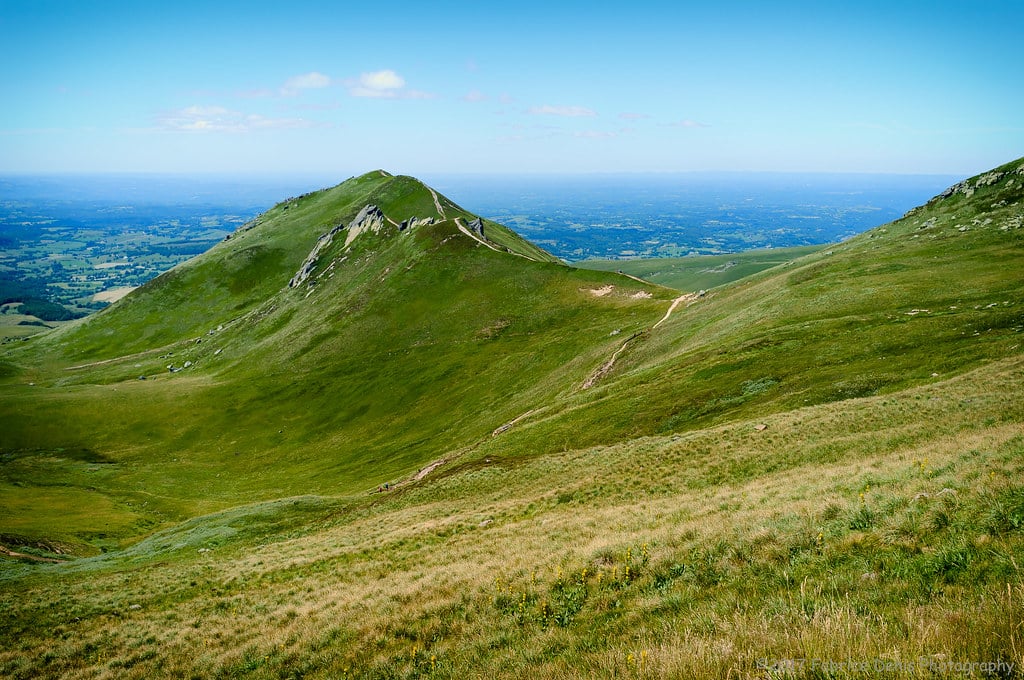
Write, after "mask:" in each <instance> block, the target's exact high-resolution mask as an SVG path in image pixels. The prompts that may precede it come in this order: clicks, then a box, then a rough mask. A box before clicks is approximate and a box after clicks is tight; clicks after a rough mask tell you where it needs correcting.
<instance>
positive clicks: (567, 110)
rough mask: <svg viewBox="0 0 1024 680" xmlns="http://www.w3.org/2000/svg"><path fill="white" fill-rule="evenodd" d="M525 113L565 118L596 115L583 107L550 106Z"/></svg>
mask: <svg viewBox="0 0 1024 680" xmlns="http://www.w3.org/2000/svg"><path fill="white" fill-rule="evenodd" d="M527 113H529V114H531V115H534V116H565V117H567V118H583V117H587V116H596V115H597V112H596V111H594V110H593V109H588V108H586V107H584V106H551V105H550V104H544V105H543V106H534V107H532V108H530V109H529V110H528V111H527Z"/></svg>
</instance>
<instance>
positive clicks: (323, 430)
mask: <svg viewBox="0 0 1024 680" xmlns="http://www.w3.org/2000/svg"><path fill="white" fill-rule="evenodd" d="M1022 162H1024V161H1022V160H1018V161H1014V163H1011V164H1008V165H1007V166H1004V167H1006V168H1011V169H1012V172H1010V171H1009V170H999V169H997V171H999V172H1003V174H1002V175H1000V176H999V177H997V178H996V179H995V180H991V181H990V180H989V179H985V178H986V177H988V176H989V175H988V174H987V173H983V174H982V175H979V176H977V177H975V178H971V179H970V180H965V182H966V183H958V185H956V186H960V185H961V184H962V185H963V189H962V190H961V189H957V190H955V191H951V192H949V193H948V195H946V196H945V197H943V196H942V195H940V196H939V197H937V198H936V199H935V200H933V201H930V202H929V203H927V204H925V205H923V206H921V207H920V208H919V209H916V210H912V211H909V212H908V213H907V215H906V216H904V217H903V218H902V219H900V220H896V221H894V222H892V223H889V224H886V225H882V226H880V227H878V228H876V229H874V230H871V231H870V232H867V233H864V234H862V235H860V236H858V237H856V238H854V239H850V240H849V241H845V242H843V243H840V244H835V245H834V246H831V247H829V248H827V249H825V250H822V251H820V252H817V253H813V254H810V255H806V256H803V257H800V258H798V259H796V260H793V261H790V262H786V263H783V264H780V265H778V266H776V267H774V268H772V269H769V270H765V271H763V272H760V273H758V274H755V275H753V276H750V277H747V278H744V279H741V280H739V281H736V282H733V283H731V284H729V285H727V286H722V287H716V288H714V289H712V290H709V291H707V292H706V293H705V295H703V296H699V295H694V294H691V295H690V297H686V296H680V295H679V294H678V291H673V290H670V289H666V288H663V287H658V286H653V285H648V284H645V283H644V282H642V281H638V280H635V279H632V278H629V277H626V276H619V275H617V274H614V273H608V272H604V273H602V272H593V271H581V270H577V269H574V268H571V267H567V266H564V265H562V264H558V263H555V262H547V261H545V262H538V261H533V260H529V259H524V258H523V257H519V256H512V255H509V253H506V252H501V251H496V250H495V249H493V248H491V247H487V246H486V245H485V244H484V243H481V241H480V240H478V239H477V238H475V237H474V236H473V235H472V234H473V233H475V229H473V228H471V226H472V224H471V222H469V221H466V218H464V217H463V216H462V215H457V214H456V212H455V209H454V208H451V207H449V206H448V204H447V203H445V202H444V199H442V198H441V197H437V199H436V204H435V198H434V196H433V195H432V193H431V192H430V191H429V190H428V191H412V197H411V199H410V202H409V204H408V205H406V206H405V209H404V211H402V212H396V211H392V212H391V213H388V212H387V211H386V210H382V214H388V215H391V216H392V218H393V219H395V221H396V222H397V223H398V225H401V223H402V222H401V221H399V220H398V219H397V217H399V216H403V215H404V216H405V217H404V219H410V217H411V216H412V215H423V214H425V213H424V212H423V211H424V210H427V211H429V210H430V207H431V206H433V207H434V209H435V212H437V213H440V212H441V208H444V213H445V215H444V216H445V217H447V218H448V219H440V220H436V221H431V222H429V223H421V224H419V225H417V227H416V228H414V229H405V230H401V229H399V228H398V225H392V224H391V223H390V222H388V221H387V220H386V219H385V220H384V222H383V223H382V226H381V228H380V229H379V230H378V231H374V230H372V229H368V230H362V231H361V232H360V234H359V235H358V236H357V237H355V238H353V239H352V240H351V241H349V242H348V243H347V244H346V243H345V241H346V240H348V239H347V238H346V239H342V238H341V234H343V233H344V230H343V229H344V228H343V229H340V230H338V231H337V232H335V233H334V236H333V237H332V238H331V239H330V242H323V243H322V245H321V246H320V248H319V249H317V244H318V243H321V241H320V239H321V236H322V235H323V234H325V233H330V231H331V230H333V229H334V228H335V227H338V226H339V224H340V223H341V222H340V221H338V220H341V221H344V224H345V227H347V226H348V225H350V224H351V223H352V220H353V219H354V218H355V217H357V216H358V213H359V212H360V210H362V209H363V208H365V206H367V205H378V206H379V205H380V203H382V201H379V200H378V199H379V198H380V194H379V193H378V194H377V195H374V196H371V194H372V193H373V191H372V187H371V186H370V185H374V186H377V185H376V184H374V183H382V182H385V181H390V180H389V179H388V178H389V177H390V176H385V175H384V174H381V173H380V172H378V173H377V174H376V176H373V175H372V174H371V175H370V176H365V175H364V176H361V177H362V178H364V179H362V182H363V183H362V184H360V183H356V188H357V189H358V191H357V192H356V193H354V194H351V195H349V198H348V199H347V201H342V202H341V203H344V206H343V207H344V209H345V210H347V211H348V212H346V213H345V214H344V215H342V216H341V217H339V216H338V215H340V213H339V212H337V211H335V213H332V219H330V220H324V219H321V220H320V221H316V220H313V222H314V223H313V224H312V225H306V226H304V227H303V229H302V231H301V233H300V234H299V235H300V236H301V238H300V239H295V240H298V241H301V244H294V248H293V251H290V253H289V260H288V262H287V263H284V262H279V263H276V264H274V265H273V266H270V265H267V264H266V263H264V264H262V265H259V264H258V265H257V268H260V269H261V271H267V272H273V274H274V277H273V282H272V284H267V286H266V288H267V289H268V290H269V289H271V288H272V290H270V292H269V294H267V295H266V296H265V297H262V298H259V299H258V300H256V301H255V302H252V303H251V304H250V303H249V302H248V300H249V296H250V295H253V294H254V293H253V292H252V291H254V290H263V289H261V288H259V282H257V284H256V285H255V286H254V287H253V288H252V289H247V290H244V291H241V292H238V293H237V294H231V291H230V289H229V288H226V287H223V286H219V285H218V286H212V285H211V286H210V287H209V288H205V289H198V290H197V291H196V295H197V296H199V297H200V298H201V299H202V300H205V301H207V302H208V303H209V304H210V305H212V306H213V307H215V308H216V311H217V312H218V313H220V312H223V311H225V310H226V311H228V312H231V311H234V312H238V313H239V314H238V316H237V317H235V318H234V320H232V321H229V322H228V323H225V324H223V325H222V326H217V327H211V325H212V321H210V322H208V323H207V322H205V321H204V323H206V325H200V326H198V328H200V329H201V331H202V334H201V335H196V336H192V335H190V334H188V333H185V335H184V337H182V336H181V333H182V329H183V328H184V329H185V330H188V328H189V327H188V326H187V325H179V326H178V327H177V328H176V329H172V331H171V332H166V333H164V334H163V335H161V334H160V333H159V332H153V333H149V334H148V335H146V336H145V337H144V338H143V339H141V340H140V339H138V338H137V337H136V336H137V334H139V333H141V332H142V331H143V330H145V325H146V324H147V323H150V322H153V323H155V322H156V320H155V317H154V319H150V318H149V317H148V316H147V313H148V312H146V310H144V309H142V310H141V311H140V308H141V307H145V306H147V305H152V306H158V307H159V308H160V309H164V308H167V307H173V300H171V301H167V300H160V299H159V297H160V295H161V294H162V291H164V290H171V291H173V290H174V286H179V285H181V281H180V280H178V281H177V282H175V281H176V279H175V277H176V276H182V277H184V278H186V279H187V276H188V275H189V273H188V271H187V270H188V268H185V269H186V271H185V273H184V274H182V273H180V272H179V273H178V274H176V275H174V276H172V277H171V283H170V285H169V284H168V282H167V281H163V282H160V283H159V284H155V285H154V286H153V288H152V290H149V291H145V292H144V293H143V294H140V295H139V296H138V298H137V299H136V300H135V301H134V302H132V303H131V304H130V305H126V306H124V307H123V308H120V311H118V308H117V306H116V305H115V306H114V307H112V309H113V310H114V311H113V312H111V313H110V314H108V315H107V316H101V315H97V316H96V317H95V318H96V319H97V320H98V321H95V322H93V323H96V328H93V329H87V332H86V331H81V330H78V331H74V332H53V331H51V332H48V333H47V334H46V335H43V336H37V338H38V339H37V340H32V341H30V342H26V343H18V347H15V348H6V349H5V350H4V353H3V354H2V355H0V405H2V408H0V463H2V465H0V507H2V508H3V509H4V510H5V512H4V513H0V597H2V600H3V601H4V602H5V605H6V609H5V613H6V615H7V621H8V622H9V623H8V625H5V626H4V627H3V629H2V631H0V641H3V642H4V644H3V645H0V649H2V651H0V672H2V673H4V674H5V675H10V676H12V677H25V678H28V677H57V676H67V675H69V674H70V675H81V676H100V677H102V676H106V675H112V674H113V675H126V676H127V677H148V676H153V675H181V676H198V677H202V676H205V675H211V674H218V675H223V676H229V677H236V676H237V677H249V676H251V677H271V676H275V677H282V676H283V677H289V676H302V677H363V678H381V677H432V676H441V675H445V676H447V675H465V674H482V675H484V676H487V677H496V678H519V677H524V676H528V677H567V678H575V677H580V678H582V677H593V676H595V675H602V676H609V677H611V676H615V677H641V676H647V675H650V676H657V677H726V676H736V677H751V678H753V677H762V676H763V675H764V674H765V672H771V669H770V668H767V667H768V666H770V665H771V664H772V663H775V662H772V661H771V660H773V659H781V660H785V659H807V658H813V659H822V660H828V659H848V660H858V659H866V660H869V661H867V662H866V663H874V662H871V661H870V660H871V659H875V660H876V661H878V662H882V661H884V662H885V663H886V664H889V665H884V666H882V667H881V668H882V670H876V669H877V668H878V667H877V666H874V665H873V666H872V667H871V668H869V669H868V670H867V671H865V672H863V673H861V675H864V676H866V677H877V678H888V677H892V676H893V673H894V671H893V670H892V663H895V661H894V660H897V661H898V660H905V661H908V662H909V661H913V662H914V663H915V664H918V663H919V660H920V659H922V658H925V659H928V660H930V661H929V663H931V662H932V661H935V663H938V662H939V661H944V660H949V661H951V662H952V663H961V662H963V663H973V662H975V661H976V660H985V661H984V662H985V663H990V664H992V665H993V667H995V665H996V664H999V666H998V668H999V669H1001V670H1000V671H999V672H1001V673H1003V674H1004V675H1007V676H1011V677H1012V676H1013V675H1014V674H1018V671H1016V670H1014V669H1019V668H1021V667H1024V665H1022V664H1024V657H1022V656H1021V653H1020V650H1021V649H1024V632H1022V630H1021V628H1020V626H1019V625H1018V622H1019V621H1020V620H1021V619H1022V617H1024V606H1022V603H1024V588H1022V586H1021V583H1020V575H1019V568H1018V565H1019V564H1020V563H1021V561H1022V560H1024V530H1022V527H1024V486H1022V483H1021V480H1022V479H1024V428H1022V425H1021V423H1022V422H1024V398H1022V395H1024V352H1022V350H1021V346H1022V343H1021V339H1022V335H1024V301H1022V300H1021V299H1020V291H1021V290H1024V275H1022V272H1024V267H1022V266H1021V264H1022V262H1024V226H1022V220H1024V183H1022V182H1021V181H1020V172H1019V170H1020V168H1018V166H1020V165H1021V164H1022ZM1014 168H1017V169H1014ZM394 186H395V187H396V192H399V190H404V189H403V187H404V188H409V187H412V186H413V185H411V184H408V183H407V182H405V181H402V182H401V183H397V184H395V185H394ZM413 188H415V187H413ZM348 189H349V190H350V189H353V186H352V185H350V186H349V187H348ZM403 195H408V194H403ZM369 198H373V199H374V200H372V201H368V200H367V199H369ZM318 200H323V197H322V196H321V197H320V198H319V199H317V198H316V197H314V198H313V199H307V202H299V201H297V202H296V203H295V204H294V213H296V214H302V215H304V216H305V217H303V219H305V218H306V217H309V218H312V217H314V216H316V215H317V214H319V215H320V217H323V216H324V215H326V214H327V213H328V212H330V210H327V209H326V208H325V206H324V205H323V204H322V203H321V204H320V205H319V208H318V207H317V205H316V203H317V201H318ZM341 203H338V204H337V205H335V208H338V206H340V205H341ZM283 205H285V204H279V206H278V207H276V208H275V210H277V211H278V212H277V213H274V215H271V217H274V218H275V219H280V215H282V214H283V213H285V212H287V213H288V215H289V217H290V216H291V215H292V214H293V208H292V207H288V208H285V207H283ZM318 210H319V212H318ZM370 212H373V211H369V210H368V211H367V214H369V213H370ZM275 216H277V217H275ZM366 216H367V215H364V218H365V217H366ZM438 216H439V217H440V215H438ZM334 218H337V220H336V219H334ZM345 220H347V221H345ZM457 220H460V221H461V225H460V222H458V221H457ZM290 223H291V222H277V223H276V226H277V227H281V225H282V224H284V225H288V224H290ZM274 226H275V225H274V224H271V223H270V222H269V220H268V221H267V222H265V223H262V224H259V225H255V226H254V227H253V228H252V229H251V230H248V231H245V232H242V233H241V234H239V235H238V236H237V237H233V238H232V239H231V240H230V241H235V240H236V239H237V241H238V242H239V243H240V244H241V246H240V247H237V248H236V246H238V244H237V243H236V244H233V245H232V246H231V248H228V246H224V247H222V248H221V251H220V253H215V254H214V255H213V256H211V257H210V258H209V259H208V260H207V264H203V263H202V262H200V263H199V266H198V267H197V265H193V267H194V268H198V269H200V270H201V269H202V267H207V266H209V262H213V263H222V262H224V261H226V260H224V259H217V258H219V257H220V254H223V253H225V252H230V253H244V252H246V251H247V249H249V248H251V247H252V246H253V245H259V244H260V243H261V242H271V239H272V238H274V237H275V236H280V237H281V238H282V239H284V238H287V237H294V236H295V234H294V233H290V232H287V231H285V230H279V229H274V228H273V227H274ZM480 226H481V227H482V228H483V231H484V234H483V235H481V234H479V233H477V236H478V237H481V236H487V237H488V238H490V237H491V234H500V232H497V231H496V230H495V231H492V230H491V228H490V226H489V225H488V223H486V222H481V223H480ZM463 229H465V230H466V231H469V232H470V234H467V233H466V232H465V231H463ZM495 238H497V236H495ZM260 239H264V241H260ZM230 241H229V243H230ZM300 245H301V247H300ZM311 252H313V253H314V254H315V256H316V257H314V258H313V260H311V261H310V262H311V267H310V268H309V271H308V277H307V279H306V280H304V281H300V282H299V285H296V286H294V287H289V286H288V282H289V280H292V277H294V275H295V273H296V272H297V271H303V270H304V269H305V267H304V266H302V265H303V264H304V263H305V262H307V260H309V255H310V254H311ZM241 257H244V256H241ZM254 259H255V260H258V259H259V258H258V257H255V256H254ZM236 274H237V272H235V271H229V272H227V273H226V274H224V275H223V277H222V278H221V279H218V280H219V281H230V280H231V279H232V276H235V275H236ZM313 281H315V283H313V284H312V285H310V283H311V282H313ZM224 291H227V292H226V293H225V292H224ZM218 295H224V296H226V297H227V298H228V301H227V302H226V303H224V302H223V301H222V300H219V299H217V296H218ZM203 296H205V297H203ZM687 302H693V303H694V304H686V303H687ZM240 303H241V304H242V306H243V309H240V310H232V309H231V307H232V305H237V304H240ZM247 304H248V305H249V306H248V307H245V305H247ZM195 306H198V305H197V303H196V302H195V301H193V307H195ZM669 312H670V313H669ZM152 313H153V314H155V312H152ZM209 318H210V319H213V318H220V317H216V316H215V315H211V316H210V317H209ZM82 325H83V326H88V324H82ZM100 327H106V329H107V330H108V331H109V333H107V334H104V333H102V332H100V331H101V330H102V329H101V328H100ZM167 337H170V338H172V339H173V338H179V339H175V340H174V341H173V343H172V344H171V345H169V346H168V345H161V346H160V347H159V348H154V347H153V346H152V345H153V343H155V342H158V341H160V340H161V339H162V338H167ZM103 338H107V341H108V342H109V343H112V346H102V340H103ZM122 340H123V342H122ZM62 343H70V344H66V345H65V346H63V347H62V346H61V345H62ZM140 347H141V348H142V350H141V351H139V352H135V353H131V354H124V353H123V352H124V351H125V349H126V348H131V349H137V348H140ZM62 350H63V351H65V352H66V353H67V355H69V356H65V355H61V354H60V352H61V351H62ZM83 357H84V358H86V359H88V361H87V362H86V363H85V364H84V365H82V364H73V362H72V359H75V360H81V359H82V358H83ZM95 357H109V358H99V359H95ZM168 362H173V364H172V366H173V367H174V368H175V369H176V370H175V371H174V372H171V371H169V370H168V369H167V368H166V366H165V365H166V364H167V363H168ZM186 364H189V365H188V367H187V368H186V367H185V365H186ZM69 365H70V366H69ZM69 367H75V370H67V369H68V368H69ZM140 374H143V375H145V377H146V379H145V380H139V379H138V377H139V375H140ZM591 378H592V380H591ZM69 556H74V557H75V559H70V560H69V559H68V558H69ZM54 561H55V562H54ZM837 631H841V632H842V634H837ZM766 660H767V661H766ZM979 662H980V661H979ZM780 663H784V662H780ZM858 663H859V662H858ZM786 668H787V669H788V668H789V666H786ZM919 668H920V666H919V665H914V666H913V667H912V669H913V670H910V671H908V672H897V675H899V674H900V673H902V675H903V676H906V677H916V676H918V675H919V673H918V672H917V670H918V669H919ZM929 668H931V667H929ZM928 672H932V671H931V670H929V671H928ZM936 672H939V674H940V675H941V674H942V672H940V671H936ZM954 673H959V670H956V669H954V670H950V671H949V673H948V674H954ZM795 675H796V677H804V676H806V677H812V676H813V677H817V675H818V674H817V673H816V672H815V671H814V669H812V670H811V671H810V672H807V673H803V675H801V674H800V672H797V673H796V674H795Z"/></svg>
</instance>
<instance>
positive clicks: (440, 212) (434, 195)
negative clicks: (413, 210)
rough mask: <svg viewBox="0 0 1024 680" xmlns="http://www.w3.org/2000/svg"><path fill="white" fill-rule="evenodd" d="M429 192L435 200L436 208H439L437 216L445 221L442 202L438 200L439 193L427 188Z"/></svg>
mask: <svg viewBox="0 0 1024 680" xmlns="http://www.w3.org/2000/svg"><path fill="white" fill-rule="evenodd" d="M427 190H428V191H430V196H431V197H432V198H433V199H434V207H435V208H437V214H438V215H439V216H440V217H441V219H442V220H443V219H445V218H446V216H445V214H444V208H442V207H441V201H439V200H437V192H436V191H434V190H433V189H431V188H430V187H427Z"/></svg>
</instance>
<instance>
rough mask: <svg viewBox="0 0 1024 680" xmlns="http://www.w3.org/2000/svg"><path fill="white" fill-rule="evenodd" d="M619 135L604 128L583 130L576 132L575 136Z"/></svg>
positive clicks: (592, 137) (601, 137) (600, 137)
mask: <svg viewBox="0 0 1024 680" xmlns="http://www.w3.org/2000/svg"><path fill="white" fill-rule="evenodd" d="M617 136H618V135H617V134H616V133H614V132H605V131H602V130H581V131H579V132H574V133H573V137H581V138H583V139H611V138H612V137H617Z"/></svg>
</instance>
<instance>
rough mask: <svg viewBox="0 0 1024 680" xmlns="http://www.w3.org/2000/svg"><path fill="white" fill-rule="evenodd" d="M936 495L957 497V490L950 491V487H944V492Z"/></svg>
mask: <svg viewBox="0 0 1024 680" xmlns="http://www.w3.org/2000/svg"><path fill="white" fill-rule="evenodd" d="M935 495H936V496H955V495H956V489H950V488H949V487H948V486H947V487H943V489H942V491H939V492H938V493H936V494H935Z"/></svg>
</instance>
